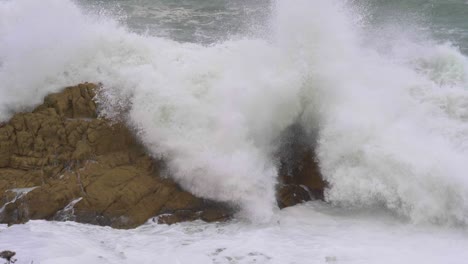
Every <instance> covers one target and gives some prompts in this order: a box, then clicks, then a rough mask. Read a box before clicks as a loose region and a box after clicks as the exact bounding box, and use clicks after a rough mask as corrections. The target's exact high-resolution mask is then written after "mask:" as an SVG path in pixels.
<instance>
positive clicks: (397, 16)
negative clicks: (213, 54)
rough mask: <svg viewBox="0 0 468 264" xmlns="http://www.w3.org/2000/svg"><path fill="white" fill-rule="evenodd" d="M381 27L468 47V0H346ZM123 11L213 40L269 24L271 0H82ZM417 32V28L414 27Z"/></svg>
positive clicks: (126, 16) (137, 25)
mask: <svg viewBox="0 0 468 264" xmlns="http://www.w3.org/2000/svg"><path fill="white" fill-rule="evenodd" d="M343 1H345V2H347V3H349V5H351V6H354V7H358V8H357V10H359V13H360V14H359V15H364V19H365V20H366V22H367V23H368V24H369V25H370V26H371V27H373V28H374V29H376V30H378V29H379V27H388V25H392V26H397V27H398V29H396V30H399V31H402V30H405V29H411V30H412V31H413V35H417V34H420V35H424V36H425V37H427V36H430V37H431V38H433V39H435V40H437V41H439V42H445V41H449V42H451V43H453V44H454V45H455V46H458V47H459V48H460V49H461V50H462V51H463V52H464V53H465V54H467V53H468V0H343ZM79 2H80V3H81V4H82V5H84V6H86V7H87V8H89V9H92V10H96V9H103V10H106V11H107V12H109V13H111V14H113V15H114V16H118V17H120V18H121V19H122V20H123V21H124V23H125V24H127V26H128V27H130V28H131V29H132V30H133V31H136V32H138V33H148V34H153V35H160V36H164V37H169V38H171V39H174V40H177V41H182V42H199V43H205V44H209V43H212V42H216V41H220V40H224V39H226V38H229V37H232V36H235V35H245V34H256V33H258V32H260V31H262V30H264V29H265V28H266V27H267V21H268V17H269V15H270V13H271V5H272V3H273V2H274V1H272V0H154V1H151V0H79ZM291 4H292V5H293V4H294V1H291ZM414 32H416V33H414Z"/></svg>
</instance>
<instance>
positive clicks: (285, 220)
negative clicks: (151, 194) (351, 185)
mask: <svg viewBox="0 0 468 264" xmlns="http://www.w3.org/2000/svg"><path fill="white" fill-rule="evenodd" d="M276 217H277V221H274V222H272V223H268V224H263V225H245V223H242V222H230V223H223V224H207V223H202V222H194V223H184V224H177V225H172V226H166V225H157V224H153V223H150V224H147V225H144V226H141V227H139V228H137V229H134V230H113V229H111V228H103V227H96V226H91V225H82V224H77V223H73V222H65V223H58V222H45V221H32V222H29V223H27V224H25V225H17V226H13V227H10V228H6V227H4V226H0V237H1V238H2V239H0V248H10V249H12V248H14V249H15V250H16V253H17V256H16V258H17V259H18V262H17V264H29V263H31V262H33V263H42V264H52V263H70V264H71V263H77V264H78V263H80V264H81V263H96V264H101V263H142V264H143V263H151V264H159V263H161V264H162V263H184V264H185V263H187V264H191V263H219V264H221V263H277V264H289V263H311V264H312V263H313V264H315V263H366V264H367V263H381V264H387V263H388V264H393V263H402V264H413V263H427V264H432V263H434V264H439V263H452V264H462V263H465V262H466V256H467V252H466V248H467V246H468V239H467V234H466V232H464V231H463V232H461V231H460V230H455V229H440V228H437V227H433V226H432V227H431V226H425V227H424V226H420V227H416V226H409V225H403V224H401V223H400V222H399V221H398V219H395V218H393V217H391V216H388V215H385V213H382V212H378V214H377V215H376V212H375V211H373V212H369V211H366V210H364V211H346V210H335V209H333V208H330V207H329V206H328V205H322V204H320V203H318V204H315V203H311V204H308V205H305V206H298V207H295V208H288V209H286V210H284V211H281V212H279V213H278V215H276ZM389 230H391V231H389Z"/></svg>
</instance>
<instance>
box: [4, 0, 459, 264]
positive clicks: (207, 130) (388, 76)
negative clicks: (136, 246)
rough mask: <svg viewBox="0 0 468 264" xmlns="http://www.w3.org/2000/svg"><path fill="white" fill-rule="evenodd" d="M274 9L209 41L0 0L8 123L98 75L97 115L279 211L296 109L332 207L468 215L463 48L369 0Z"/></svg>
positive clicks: (230, 191) (215, 185) (64, 8)
mask: <svg viewBox="0 0 468 264" xmlns="http://www.w3.org/2000/svg"><path fill="white" fill-rule="evenodd" d="M267 7H268V12H267V13H268V14H269V18H268V19H265V18H262V19H261V21H263V23H264V24H263V25H260V26H256V27H253V28H254V29H253V31H251V32H255V34H248V33H246V34H243V35H240V34H236V36H235V37H231V38H229V37H226V36H223V37H222V38H221V39H225V40H222V41H217V42H210V41H208V42H209V43H211V44H206V42H203V41H202V44H200V43H190V42H186V43H181V42H177V41H174V40H170V39H168V38H164V37H162V36H161V35H160V34H157V33H156V34H152V33H148V34H142V33H141V32H140V31H138V30H135V29H134V28H127V27H126V26H125V24H122V23H121V22H119V20H118V19H119V18H118V16H117V18H116V17H115V14H112V13H109V12H106V11H99V12H93V11H90V8H89V5H86V4H85V5H84V7H83V6H81V5H80V4H77V3H75V2H72V1H69V0H46V1H41V2H38V1H33V0H16V1H0V84H1V85H0V121H5V120H7V119H8V118H9V117H10V116H11V115H12V113H14V112H17V111H23V110H28V109H31V108H32V107H34V106H35V105H37V104H38V103H40V102H41V101H42V98H43V97H44V96H45V95H47V94H48V93H50V92H57V91H59V90H60V89H61V88H62V87H64V86H66V85H73V84H76V83H79V82H84V81H92V82H100V83H102V85H103V88H102V90H101V92H100V94H99V96H98V98H97V100H98V101H99V102H100V103H101V104H100V105H101V108H102V109H101V115H102V116H103V117H107V118H115V119H119V120H123V121H125V122H127V123H128V124H129V125H130V126H131V127H132V128H134V131H135V132H136V133H137V135H138V136H139V138H140V139H141V141H142V142H143V143H144V144H145V145H146V146H147V148H148V150H149V151H150V152H151V154H152V155H154V156H155V157H163V158H164V159H165V160H166V161H167V163H168V167H169V171H170V174H171V177H173V178H174V179H175V180H176V181H177V182H179V183H180V184H181V185H182V186H183V187H184V188H186V189H187V190H189V191H191V192H193V193H195V194H197V195H199V196H202V197H206V198H210V199H214V200H218V201H226V202H230V203H232V204H234V205H236V206H239V208H240V209H241V212H240V215H239V216H240V217H241V218H247V219H249V220H250V221H253V222H264V223H268V222H269V221H271V219H272V218H273V219H274V218H275V215H276V214H277V213H276V210H277V208H276V205H275V199H274V187H275V184H276V173H277V171H276V170H277V164H276V163H277V161H276V160H275V157H274V153H275V152H276V151H277V148H278V147H279V146H278V144H279V143H278V141H279V139H280V138H281V135H282V133H283V131H284V130H285V129H286V128H287V127H289V126H290V125H293V124H297V123H299V124H300V125H302V126H303V127H304V128H305V130H306V131H307V132H308V133H306V134H307V135H309V136H308V138H306V139H305V142H310V145H311V146H316V151H317V155H318V159H319V162H320V167H321V170H322V173H323V176H324V178H325V179H326V180H327V181H328V182H329V184H330V188H329V189H328V190H327V191H326V200H327V202H328V206H330V207H336V208H349V207H350V208H362V207H364V208H371V209H372V208H384V209H385V210H388V211H389V212H391V213H392V214H395V215H397V216H398V217H400V219H404V220H409V221H410V222H412V223H431V224H441V225H456V226H460V225H461V226H466V224H467V223H468V178H467V176H466V172H468V163H467V159H468V123H467V119H468V103H467V102H468V91H467V90H466V89H467V88H468V59H467V57H466V56H465V55H463V53H462V52H460V50H459V48H458V47H457V46H455V44H451V43H450V42H441V41H439V40H438V39H437V38H433V37H432V36H431V34H427V31H425V30H422V31H420V29H419V25H418V23H419V22H417V21H415V22H414V24H413V22H411V20H402V22H401V23H400V24H399V23H396V22H395V21H394V20H389V21H383V22H382V21H381V22H379V23H378V25H379V26H378V27H377V26H376V25H377V24H373V23H374V22H373V21H374V20H373V18H372V16H369V13H368V12H370V11H369V10H372V8H368V9H366V5H364V4H363V3H362V2H360V1H338V0H314V1H306V0H295V1H293V2H291V1H286V0H277V1H274V2H272V3H271V4H269V5H267ZM153 11H154V10H153ZM155 12H158V11H157V10H156V11H155ZM200 12H201V11H200ZM265 21H268V22H265ZM257 22H258V23H260V22H259V21H257ZM376 23H377V22H376ZM259 28H261V29H262V30H261V31H262V32H259V31H258V29H259ZM419 33H421V34H419ZM169 35H170V34H169ZM203 43H205V44H203ZM376 210H377V209H376ZM379 210H380V209H379ZM288 212H289V211H288ZM285 214H287V213H285ZM312 218H313V217H312ZM342 220H343V219H342V218H339V219H337V220H336V221H338V222H339V223H340V222H341V221H342ZM304 221H306V220H304ZM310 221H311V222H313V219H310ZM334 221H335V220H334ZM376 221H378V220H376ZM345 222H346V221H344V222H343V223H345ZM36 223H40V222H35V223H32V224H30V226H32V227H33V226H35V225H36ZM295 224H300V225H302V224H303V222H301V223H295ZM39 225H47V224H41V223H40V224H39ZM343 225H345V224H343ZM18 228H19V227H18ZM158 228H159V227H158ZM12 230H19V229H12ZM141 230H142V229H141ZM298 230H300V228H299V229H298ZM359 230H361V229H359ZM382 230H384V229H379V230H378V232H383V231H382ZM309 231H310V230H309ZM309 231H307V232H309ZM8 232H10V233H8ZM8 232H6V233H5V234H10V236H11V234H12V233H11V232H14V231H8ZM103 232H104V231H103ZM105 232H107V231H105ZM310 232H311V231H310ZM330 232H340V231H339V228H336V229H333V230H331V231H330ZM310 234H312V233H310ZM366 234H367V233H366ZM282 235H285V234H280V235H273V236H274V237H275V238H278V236H279V237H281V236H282ZM353 235H354V234H353ZM387 235H389V234H385V235H384V236H387ZM298 239H299V238H298ZM304 239H305V238H304ZM358 262H359V261H358ZM361 262H362V261H361ZM278 263H284V262H278ZM364 263H368V262H365V261H364Z"/></svg>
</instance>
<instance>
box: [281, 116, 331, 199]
mask: <svg viewBox="0 0 468 264" xmlns="http://www.w3.org/2000/svg"><path fill="white" fill-rule="evenodd" d="M308 138H309V137H307V136H306V135H305V132H304V130H303V129H302V127H301V126H300V125H297V124H296V125H293V126H291V127H289V129H287V130H286V131H285V133H284V135H283V137H282V139H281V140H282V146H281V148H280V150H279V154H278V156H279V159H280V168H279V173H278V174H279V175H278V187H277V200H278V206H279V207H280V208H284V207H288V206H293V205H295V204H298V203H302V202H304V201H309V200H313V199H323V193H324V189H325V188H326V185H327V184H326V182H325V181H324V180H323V179H322V175H321V173H320V168H319V165H318V161H317V159H316V157H315V153H314V149H313V147H312V146H311V144H310V142H308Z"/></svg>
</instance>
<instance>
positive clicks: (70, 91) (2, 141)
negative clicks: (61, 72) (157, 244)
mask: <svg viewBox="0 0 468 264" xmlns="http://www.w3.org/2000/svg"><path fill="white" fill-rule="evenodd" d="M95 89H96V86H95V85H93V84H81V85H78V86H75V87H68V88H66V89H65V90H64V91H63V92H61V93H58V94H52V95H49V96H47V97H46V98H45V100H44V104H42V105H40V106H39V107H37V108H36V109H35V110H34V111H33V112H32V113H18V114H16V115H14V116H13V117H12V118H11V120H10V122H8V123H7V124H3V125H2V126H1V127H0V194H1V196H0V208H2V209H0V221H1V222H2V223H8V224H14V223H22V222H25V221H27V220H29V219H55V220H75V221H78V222H84V223H93V224H99V225H110V226H113V227H117V228H131V227H136V226H138V225H141V224H143V223H144V222H146V221H147V220H148V219H149V218H151V217H153V216H155V215H158V214H165V215H166V216H165V217H166V218H168V214H169V215H174V216H177V215H178V214H179V215H180V214H182V213H181V212H183V214H185V215H186V216H187V217H185V218H180V220H187V219H190V220H192V219H199V218H203V215H206V214H211V215H212V216H211V217H204V220H220V219H225V218H227V217H229V214H228V213H227V209H226V208H225V207H224V206H220V205H217V204H214V203H211V202H207V201H205V200H203V199H200V198H197V197H195V196H193V195H192V194H190V193H188V192H185V191H183V190H182V189H181V188H180V187H179V186H178V185H177V184H175V183H174V182H173V181H171V180H169V179H166V178H164V177H162V176H161V172H162V171H163V170H162V165H161V164H162V163H161V162H158V161H154V160H152V159H151V158H150V157H149V156H148V155H146V153H145V151H144V148H143V147H142V146H141V145H140V144H139V143H138V142H137V141H136V140H135V139H134V137H133V136H132V133H131V132H130V131H129V130H128V129H127V128H126V127H125V126H123V125H121V124H114V125H111V124H110V122H107V121H106V120H102V119H98V118H97V115H96V105H95V103H94V102H93V100H92V98H93V97H94V95H95V94H94V92H95ZM205 211H206V212H205ZM213 212H214V213H213ZM173 218H174V217H173ZM176 221H177V219H176V220H174V219H169V218H168V222H170V223H173V222H176ZM160 222H164V218H161V220H160Z"/></svg>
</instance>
